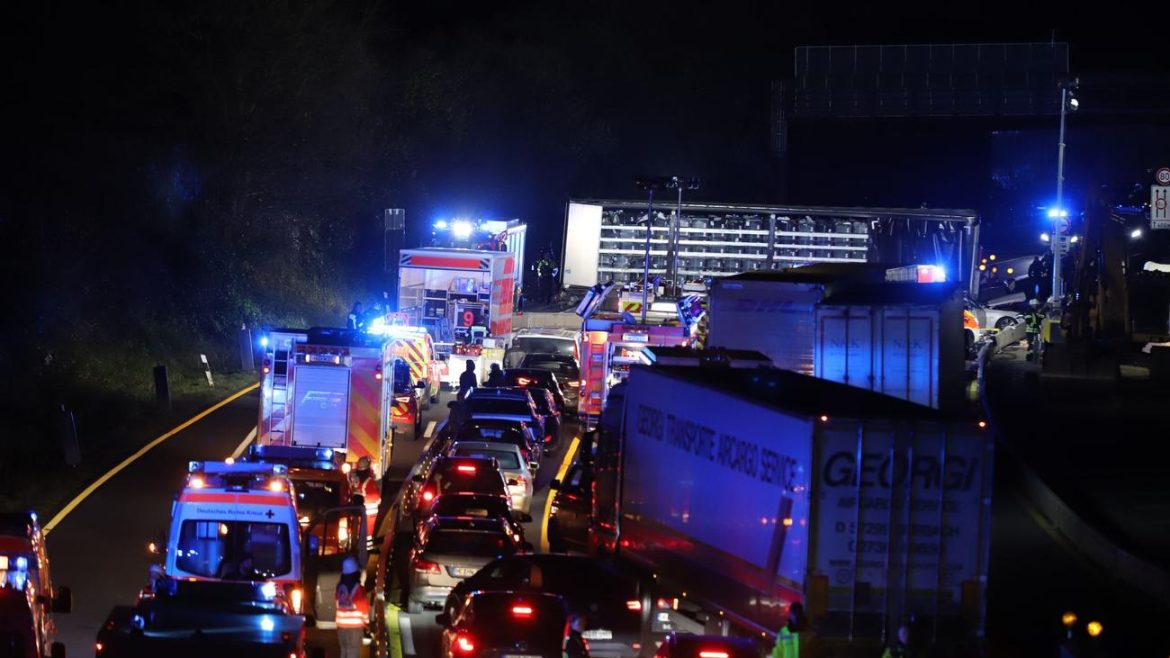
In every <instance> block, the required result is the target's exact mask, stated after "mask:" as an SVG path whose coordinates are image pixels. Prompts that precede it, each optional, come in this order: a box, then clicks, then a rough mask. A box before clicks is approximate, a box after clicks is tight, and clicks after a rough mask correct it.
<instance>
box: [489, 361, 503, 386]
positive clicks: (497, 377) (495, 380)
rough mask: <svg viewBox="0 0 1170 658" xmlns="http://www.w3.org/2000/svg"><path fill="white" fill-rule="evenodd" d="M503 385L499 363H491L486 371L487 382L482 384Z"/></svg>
mask: <svg viewBox="0 0 1170 658" xmlns="http://www.w3.org/2000/svg"><path fill="white" fill-rule="evenodd" d="M503 385H504V371H503V370H500V364H498V363H493V364H492V367H491V370H489V371H488V378H487V382H486V383H485V384H484V386H503Z"/></svg>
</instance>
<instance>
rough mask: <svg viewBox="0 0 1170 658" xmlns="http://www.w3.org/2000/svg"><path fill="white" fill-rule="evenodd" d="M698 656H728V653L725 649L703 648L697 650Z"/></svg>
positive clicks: (716, 657) (701, 657) (720, 657)
mask: <svg viewBox="0 0 1170 658" xmlns="http://www.w3.org/2000/svg"><path fill="white" fill-rule="evenodd" d="M699 658H728V653H727V652H726V651H716V650H714V649H704V650H702V651H700V652H699Z"/></svg>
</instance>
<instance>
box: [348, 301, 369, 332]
mask: <svg viewBox="0 0 1170 658" xmlns="http://www.w3.org/2000/svg"><path fill="white" fill-rule="evenodd" d="M346 326H347V327H349V328H350V329H352V330H353V331H357V330H359V329H364V328H365V326H366V313H365V311H363V310H362V303H361V302H354V303H353V308H351V309H350V310H349V317H347V318H346Z"/></svg>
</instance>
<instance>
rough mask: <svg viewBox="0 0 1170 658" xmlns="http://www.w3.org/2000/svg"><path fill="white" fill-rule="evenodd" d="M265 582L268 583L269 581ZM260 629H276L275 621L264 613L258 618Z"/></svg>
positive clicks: (268, 631)
mask: <svg viewBox="0 0 1170 658" xmlns="http://www.w3.org/2000/svg"><path fill="white" fill-rule="evenodd" d="M265 584H266V585H268V584H271V583H265ZM260 630H262V631H264V632H265V633H271V632H272V631H274V630H276V622H274V621H272V617H269V616H268V615H264V616H263V617H261V618H260Z"/></svg>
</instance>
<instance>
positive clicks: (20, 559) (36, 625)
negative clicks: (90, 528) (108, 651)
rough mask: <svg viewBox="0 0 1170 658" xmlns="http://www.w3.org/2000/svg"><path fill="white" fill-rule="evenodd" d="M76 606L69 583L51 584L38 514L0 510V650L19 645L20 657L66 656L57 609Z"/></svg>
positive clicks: (18, 653)
mask: <svg viewBox="0 0 1170 658" xmlns="http://www.w3.org/2000/svg"><path fill="white" fill-rule="evenodd" d="M72 607H73V597H72V595H71V594H70V592H69V588H68V587H61V588H57V589H54V587H53V580H52V578H51V577H50V574H49V555H48V551H47V549H46V548H45V536H44V534H43V533H42V532H41V528H40V525H39V524H38V523H37V515H36V514H35V513H33V512H11V513H4V514H0V649H4V648H7V649H9V650H15V653H14V654H13V655H17V656H52V658H64V656H65V645H63V644H61V643H60V642H56V641H54V640H55V639H56V635H57V626H56V624H55V623H54V622H53V613H55V612H61V613H67V612H69V611H70V610H71V609H72ZM0 653H3V651H2V650H0ZM3 655H9V654H7V653H3Z"/></svg>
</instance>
